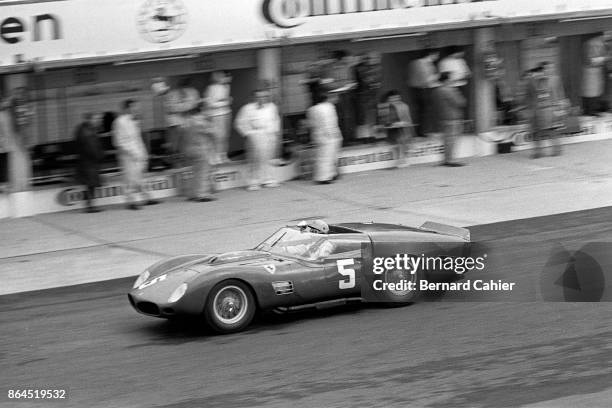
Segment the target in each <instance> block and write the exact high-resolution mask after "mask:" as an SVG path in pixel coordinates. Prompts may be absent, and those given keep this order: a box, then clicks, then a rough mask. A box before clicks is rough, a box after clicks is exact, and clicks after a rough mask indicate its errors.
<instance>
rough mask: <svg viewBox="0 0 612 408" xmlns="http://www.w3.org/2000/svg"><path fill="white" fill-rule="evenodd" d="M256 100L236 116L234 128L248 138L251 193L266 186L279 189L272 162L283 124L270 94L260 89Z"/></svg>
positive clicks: (265, 89)
mask: <svg viewBox="0 0 612 408" xmlns="http://www.w3.org/2000/svg"><path fill="white" fill-rule="evenodd" d="M254 98H255V100H254V101H253V102H251V103H248V104H246V105H244V106H243V107H242V108H241V109H240V111H239V112H238V115H237V116H236V121H235V126H236V129H237V130H238V132H239V133H240V134H241V135H242V136H243V137H244V138H245V139H246V145H247V156H248V160H249V164H250V166H251V181H250V184H249V187H248V188H247V190H248V191H255V190H259V189H260V188H261V185H262V184H263V185H264V187H278V186H279V183H278V182H277V181H276V180H275V179H274V175H273V174H272V166H271V165H270V160H271V159H273V158H274V156H275V155H276V153H277V152H278V148H279V144H280V131H281V121H280V116H279V114H278V108H277V107H276V105H275V104H274V103H273V102H271V100H270V91H269V90H268V89H267V88H263V87H260V88H259V89H257V90H256V91H255V93H254Z"/></svg>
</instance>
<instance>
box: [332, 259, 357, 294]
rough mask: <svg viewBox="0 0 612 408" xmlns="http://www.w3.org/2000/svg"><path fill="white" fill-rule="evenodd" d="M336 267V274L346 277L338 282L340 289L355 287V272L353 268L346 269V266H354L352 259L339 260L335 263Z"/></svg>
mask: <svg viewBox="0 0 612 408" xmlns="http://www.w3.org/2000/svg"><path fill="white" fill-rule="evenodd" d="M336 265H337V266H338V273H339V274H340V275H342V276H346V279H343V280H341V281H339V282H338V286H339V287H340V289H352V288H354V287H355V270H354V269H353V268H347V266H350V265H355V260H354V259H339V260H337V261H336Z"/></svg>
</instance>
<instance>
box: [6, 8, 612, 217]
mask: <svg viewBox="0 0 612 408" xmlns="http://www.w3.org/2000/svg"><path fill="white" fill-rule="evenodd" d="M0 10H1V11H2V13H1V14H0V78H1V81H0V90H1V91H2V94H3V95H7V94H9V93H10V92H11V90H13V89H15V88H18V87H22V86H25V87H27V89H28V90H29V92H30V98H31V100H32V101H33V106H34V109H35V112H36V114H35V115H34V116H33V122H32V124H31V125H30V126H28V127H27V129H26V130H24V131H22V132H19V133H16V132H14V131H12V129H11V128H10V126H6V125H3V126H0V131H1V132H2V133H1V134H0V149H1V150H0V183H1V182H4V183H5V185H6V188H5V189H4V193H3V194H2V195H0V218H3V217H10V216H24V215H31V214H35V213H40V212H48V211H59V210H62V209H66V208H67V207H66V206H71V205H77V206H78V205H79V194H78V191H79V188H78V186H54V185H52V186H51V187H46V188H40V187H33V186H32V182H31V181H32V180H33V179H35V178H36V177H39V176H40V174H37V171H36V160H37V156H36V154H37V153H36V152H40V151H41V146H42V148H43V149H42V150H43V151H44V148H46V147H48V146H51V147H50V148H51V149H53V148H54V147H53V146H57V144H58V143H61V142H65V141H68V140H71V139H72V137H73V132H74V129H75V127H76V126H77V124H78V123H79V122H80V120H81V116H82V114H83V113H85V112H113V111H117V110H118V109H119V108H118V107H119V104H120V101H121V100H123V99H126V98H128V97H131V98H136V99H138V100H139V101H140V102H141V103H142V111H143V112H142V114H143V117H142V121H143V124H142V127H143V129H144V130H145V131H146V132H147V137H148V138H149V142H151V139H152V138H155V137H156V136H155V135H158V134H162V133H163V129H164V128H165V115H164V111H163V101H162V100H161V98H160V97H159V96H156V95H155V94H154V92H153V91H152V90H151V81H152V79H153V78H155V77H160V76H164V77H186V76H188V77H190V78H191V79H192V82H193V84H194V85H195V87H196V88H198V89H199V90H202V89H203V88H204V87H205V86H206V85H207V84H208V82H209V78H210V73H211V72H213V71H215V70H226V71H229V72H230V73H231V74H232V77H233V82H232V98H233V110H234V112H236V111H237V110H238V108H239V107H240V106H242V105H243V104H244V103H246V102H247V101H248V100H249V97H250V95H251V92H252V90H253V89H254V87H255V84H256V83H257V82H258V80H261V79H265V80H267V81H269V83H271V84H273V85H274V86H275V89H276V94H277V98H278V101H279V103H280V108H281V112H282V114H283V115H284V116H290V115H295V114H300V113H303V112H304V111H305V110H306V109H307V107H308V106H309V103H310V100H309V95H308V92H307V90H306V89H305V87H304V85H303V84H302V81H303V80H304V79H305V76H306V75H307V74H306V66H307V65H308V64H309V63H310V62H312V61H314V60H317V59H319V58H322V56H323V55H326V54H327V53H329V52H330V51H333V50H338V49H341V50H346V51H348V52H349V53H351V54H360V53H366V52H369V51H376V52H378V53H381V54H382V62H381V64H382V73H383V85H382V88H381V89H382V90H389V89H400V90H402V92H405V91H406V71H407V68H408V64H409V63H410V61H411V60H413V59H415V58H416V56H417V53H418V52H419V51H420V50H423V49H426V48H434V49H443V48H444V47H448V46H453V45H456V46H462V47H464V49H465V50H466V51H467V58H468V64H469V65H470V68H471V70H472V73H473V77H472V79H471V81H470V84H469V100H470V112H469V118H470V119H471V120H472V121H473V126H472V132H471V133H472V134H470V135H468V136H465V137H464V138H463V139H462V142H461V145H460V155H462V156H470V155H484V154H495V153H497V145H496V144H495V143H493V142H494V141H499V140H501V139H502V137H501V136H500V135H506V134H507V135H509V136H510V137H512V138H514V141H515V142H516V143H515V145H516V148H519V149H520V148H529V144H528V143H524V142H525V140H524V139H525V138H524V137H523V136H524V134H525V133H526V131H525V130H524V129H520V128H519V129H517V128H504V127H498V126H496V125H497V123H496V116H497V113H496V103H495V89H494V85H493V83H492V82H491V81H490V80H489V79H488V78H487V76H486V73H485V70H484V68H483V65H484V63H483V59H484V57H485V54H486V52H487V51H488V50H489V48H490V46H491V45H492V44H493V45H494V48H495V50H496V52H497V54H498V55H499V56H500V57H501V58H503V59H504V67H505V72H506V81H507V82H508V84H509V86H510V87H511V88H512V87H515V86H516V85H517V84H518V81H519V78H520V75H521V72H523V71H525V70H526V69H529V68H532V67H533V66H535V65H536V64H537V63H539V62H541V61H545V60H546V61H553V62H554V63H555V64H556V66H557V67H559V71H560V72H559V74H560V76H561V78H562V80H563V84H564V87H565V90H566V93H567V95H568V97H569V98H570V99H571V101H572V103H573V104H574V105H580V102H581V101H580V99H581V82H582V66H583V62H584V59H585V56H584V52H583V48H584V44H585V42H586V41H587V40H588V39H589V38H591V37H592V36H593V35H594V34H596V33H601V32H604V31H606V29H607V28H608V27H612V24H611V23H612V0H589V1H584V0H473V1H470V0H448V1H447V0H223V1H215V0H133V1H124V0H104V1H96V0H38V1H37V0H0ZM3 112H4V113H3V115H5V114H7V113H6V111H3ZM0 117H2V116H0ZM5 122H6V121H5ZM611 125H612V121H608V119H607V118H606V117H605V116H604V117H599V118H583V119H582V128H583V131H582V134H581V135H578V136H576V137H575V138H574V140H575V141H578V140H585V138H587V139H588V138H590V139H596V138H605V137H608V135H609V133H610V127H611ZM581 137H582V139H580V138H581ZM24 141H26V142H24ZM568 142H569V139H568ZM37 146H38V148H37ZM242 148H243V146H242V140H241V138H239V137H237V135H235V134H234V135H233V137H232V139H231V143H230V149H231V150H234V151H239V150H241V149H242ZM391 151H392V149H391V147H389V146H380V145H379V146H376V147H368V146H362V147H352V148H348V149H345V151H343V153H342V155H343V158H344V160H343V161H342V157H341V161H342V162H343V163H345V164H346V166H344V167H343V171H345V172H351V171H361V170H369V169H376V168H384V167H389V166H391V165H392V164H393V157H394V156H393V154H392V153H389V152H391ZM415 152H418V154H415V155H414V157H413V158H412V160H413V162H414V163H418V162H427V161H434V160H437V159H438V157H439V155H440V153H441V144H440V143H438V142H436V141H435V140H427V141H423V142H422V143H420V144H418V145H417V146H415ZM32 153H34V154H32ZM372 158H374V159H372ZM379 159H380V160H379ZM33 168H34V171H33ZM244 171H245V170H244V169H243V166H242V165H241V164H240V163H238V164H234V165H229V166H227V167H225V168H221V169H220V170H219V173H218V175H217V182H218V183H219V184H220V186H221V188H231V187H236V186H241V185H243V184H244V182H243V177H242V174H243V172H244ZM296 171H297V168H296V166H294V165H289V166H284V167H282V168H279V172H280V173H282V174H281V177H282V178H285V179H289V178H291V177H293V176H294V175H295V172H296ZM179 179H180V176H179V175H177V174H174V173H168V172H166V173H159V174H156V175H155V176H154V178H153V180H152V185H154V186H159V189H158V191H157V193H158V194H159V195H160V196H164V195H172V194H175V193H176V186H177V184H178V183H179V181H178V180H179ZM8 185H10V188H9V187H8ZM113 188H114V187H113V186H107V187H106V188H105V190H104V191H105V193H104V194H105V196H104V200H107V201H103V202H102V203H111V202H114V201H112V200H113V199H114V200H118V197H116V196H113V195H112V194H108V195H109V196H108V197H106V194H107V192H108V191H114V190H113ZM155 188H157V187H155ZM66 197H71V198H70V199H66Z"/></svg>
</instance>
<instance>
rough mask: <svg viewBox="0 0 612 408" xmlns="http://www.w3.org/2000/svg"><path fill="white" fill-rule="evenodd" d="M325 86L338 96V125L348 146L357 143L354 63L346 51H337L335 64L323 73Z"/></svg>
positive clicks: (334, 55) (334, 54)
mask: <svg viewBox="0 0 612 408" xmlns="http://www.w3.org/2000/svg"><path fill="white" fill-rule="evenodd" d="M322 83H323V85H325V86H326V87H327V88H333V89H334V91H335V93H336V94H337V95H338V97H337V98H336V101H337V102H336V109H337V111H338V123H339V125H340V129H341V131H342V136H343V138H344V142H345V144H347V145H350V144H353V143H354V142H355V132H356V129H355V123H356V118H355V113H356V112H355V88H356V86H357V83H356V82H355V77H354V70H353V62H352V60H351V56H350V55H349V54H348V53H347V52H346V51H341V50H339V51H335V52H334V53H333V62H332V63H331V64H330V65H328V66H327V69H324V71H323V79H322Z"/></svg>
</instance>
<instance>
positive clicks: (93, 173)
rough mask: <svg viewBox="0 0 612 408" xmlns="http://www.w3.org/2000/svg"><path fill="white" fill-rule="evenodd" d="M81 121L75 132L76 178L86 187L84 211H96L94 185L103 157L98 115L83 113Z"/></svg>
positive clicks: (97, 182) (98, 178) (96, 183)
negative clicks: (99, 137)
mask: <svg viewBox="0 0 612 408" xmlns="http://www.w3.org/2000/svg"><path fill="white" fill-rule="evenodd" d="M83 120H84V121H83V123H81V124H80V125H79V126H78V127H77V129H76V132H75V140H74V142H75V147H76V152H77V155H78V159H77V166H76V179H77V181H78V182H79V183H81V184H83V185H84V186H85V187H86V190H85V203H86V208H85V212H88V213H97V212H100V211H101V210H100V209H99V208H97V207H96V206H94V205H93V199H94V197H95V191H96V187H99V186H100V185H101V183H100V163H101V162H102V159H103V158H104V150H103V149H102V144H101V143H100V140H99V139H98V127H99V122H100V120H99V117H98V115H94V114H91V113H86V114H85V115H83Z"/></svg>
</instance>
